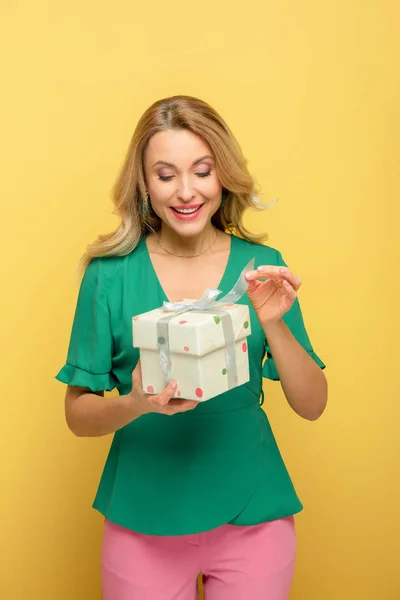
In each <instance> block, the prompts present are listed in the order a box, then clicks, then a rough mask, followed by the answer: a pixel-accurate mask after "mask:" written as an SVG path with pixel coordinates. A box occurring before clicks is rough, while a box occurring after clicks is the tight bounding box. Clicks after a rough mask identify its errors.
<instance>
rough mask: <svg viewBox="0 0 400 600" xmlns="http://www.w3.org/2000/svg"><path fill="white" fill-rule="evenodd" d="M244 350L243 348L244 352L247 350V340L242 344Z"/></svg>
mask: <svg viewBox="0 0 400 600" xmlns="http://www.w3.org/2000/svg"><path fill="white" fill-rule="evenodd" d="M242 350H243V352H247V344H246V342H243V344H242Z"/></svg>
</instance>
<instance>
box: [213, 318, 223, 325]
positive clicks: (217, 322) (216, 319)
mask: <svg viewBox="0 0 400 600" xmlns="http://www.w3.org/2000/svg"><path fill="white" fill-rule="evenodd" d="M213 319H214V321H215V323H216V324H217V325H218V324H219V323H221V317H213Z"/></svg>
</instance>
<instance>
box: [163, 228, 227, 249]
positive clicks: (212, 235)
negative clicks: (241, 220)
mask: <svg viewBox="0 0 400 600" xmlns="http://www.w3.org/2000/svg"><path fill="white" fill-rule="evenodd" d="M217 235H218V232H217V230H216V228H215V227H214V226H213V225H211V223H210V224H209V225H208V226H207V227H206V228H205V229H204V230H203V231H202V232H201V233H199V234H198V235H196V236H187V237H186V236H185V237H183V236H181V235H179V234H177V233H176V232H175V231H173V230H172V229H169V228H168V227H165V225H162V226H161V230H160V231H159V232H158V234H157V236H158V240H159V242H160V244H161V245H162V247H163V248H165V250H167V251H168V252H171V253H172V254H176V255H180V256H183V257H184V256H187V257H190V256H195V255H199V254H202V253H205V252H206V251H207V249H208V248H209V247H210V246H211V245H212V244H213V243H214V242H215V240H216V236H217Z"/></svg>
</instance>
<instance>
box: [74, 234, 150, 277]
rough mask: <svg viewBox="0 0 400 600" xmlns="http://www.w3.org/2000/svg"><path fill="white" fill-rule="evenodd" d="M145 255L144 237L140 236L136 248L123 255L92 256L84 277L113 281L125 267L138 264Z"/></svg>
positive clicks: (122, 272)
mask: <svg viewBox="0 0 400 600" xmlns="http://www.w3.org/2000/svg"><path fill="white" fill-rule="evenodd" d="M144 256H145V247H144V238H142V239H141V240H140V241H139V243H138V245H137V246H136V248H134V249H133V250H132V251H131V252H129V253H128V254H125V255H123V256H101V257H96V258H93V259H92V260H91V261H90V263H89V264H88V266H87V268H86V271H85V274H84V278H85V279H93V278H95V279H96V280H97V281H98V282H102V283H105V282H107V284H109V283H110V281H111V282H113V281H114V282H115V280H116V279H119V278H122V277H123V276H124V273H125V271H126V269H127V268H131V266H132V264H133V266H135V264H136V265H139V263H140V262H141V261H142V260H143V258H144Z"/></svg>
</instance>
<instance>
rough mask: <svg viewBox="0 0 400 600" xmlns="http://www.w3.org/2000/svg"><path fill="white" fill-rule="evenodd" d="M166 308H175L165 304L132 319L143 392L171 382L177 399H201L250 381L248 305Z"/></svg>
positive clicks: (159, 389)
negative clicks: (170, 308) (138, 353)
mask: <svg viewBox="0 0 400 600" xmlns="http://www.w3.org/2000/svg"><path fill="white" fill-rule="evenodd" d="M211 304H212V303H211ZM165 305H166V306H168V303H165ZM196 305H197V309H196ZM170 306H172V307H174V306H175V307H176V308H175V312H174V309H173V310H172V312H171V311H169V310H168V309H167V308H166V307H165V306H164V307H161V308H157V309H155V310H151V311H149V312H146V313H143V314H141V315H138V316H136V317H133V345H134V346H135V347H136V348H139V349H140V361H141V368H142V379H143V391H145V392H146V393H149V394H157V393H159V392H162V391H163V390H164V388H165V387H166V385H167V382H168V381H169V380H174V381H176V382H177V383H178V389H177V391H176V393H175V397H176V398H179V397H180V398H184V399H187V400H197V401H200V402H203V401H205V400H209V399H210V398H213V397H214V396H218V395H219V394H222V393H223V392H226V391H228V390H229V389H232V388H234V387H236V386H239V385H242V384H244V383H246V382H247V381H249V359H248V349H247V337H248V336H249V335H250V333H251V327H250V316H249V308H248V306H246V305H242V304H233V303H228V304H221V303H214V305H212V306H209V307H208V308H206V309H204V303H203V305H202V304H201V303H200V302H199V301H194V300H184V301H182V302H181V303H180V304H179V305H170ZM206 306H207V305H206ZM193 307H195V309H194V310H193ZM202 309H203V310H202Z"/></svg>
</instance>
